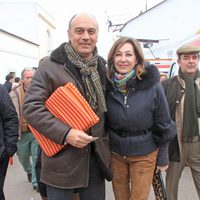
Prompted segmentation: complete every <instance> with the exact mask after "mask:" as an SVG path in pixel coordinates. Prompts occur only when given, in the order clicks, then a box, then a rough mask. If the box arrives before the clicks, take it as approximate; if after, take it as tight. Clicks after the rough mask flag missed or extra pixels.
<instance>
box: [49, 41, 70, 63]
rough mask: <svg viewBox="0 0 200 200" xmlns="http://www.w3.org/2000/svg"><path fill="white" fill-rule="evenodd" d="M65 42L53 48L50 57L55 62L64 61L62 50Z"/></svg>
mask: <svg viewBox="0 0 200 200" xmlns="http://www.w3.org/2000/svg"><path fill="white" fill-rule="evenodd" d="M65 44H66V43H62V44H61V45H60V46H59V47H58V48H57V49H55V50H53V51H52V53H51V55H50V59H51V60H52V61H54V62H56V63H59V64H64V63H65V62H66V57H67V56H66V53H65V51H64V46H65Z"/></svg>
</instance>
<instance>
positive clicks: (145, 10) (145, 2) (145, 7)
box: [145, 0, 147, 11]
mask: <svg viewBox="0 0 200 200" xmlns="http://www.w3.org/2000/svg"><path fill="white" fill-rule="evenodd" d="M145 11H147V0H145Z"/></svg>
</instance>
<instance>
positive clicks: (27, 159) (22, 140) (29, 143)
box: [10, 68, 39, 192]
mask: <svg viewBox="0 0 200 200" xmlns="http://www.w3.org/2000/svg"><path fill="white" fill-rule="evenodd" d="M34 73H35V70H34V69H32V68H24V69H23V70H22V72H21V83H20V84H19V85H18V86H16V88H15V89H13V90H12V91H11V92H10V96H11V98H12V101H13V104H14V105H15V108H16V111H17V113H18V118H19V132H20V135H19V141H18V142H17V156H18V158H19V161H20V163H21V165H22V167H23V169H24V171H25V172H26V173H27V178H28V181H29V182H32V186H33V189H34V190H36V191H37V192H38V191H39V190H38V184H37V180H36V174H35V164H36V159H37V149H38V143H37V141H36V139H35V138H34V137H33V135H32V133H31V132H30V130H29V128H28V123H27V121H26V120H25V118H24V116H23V114H22V105H23V102H24V97H25V94H26V91H27V89H28V87H29V85H30V83H31V80H32V78H33V75H34Z"/></svg>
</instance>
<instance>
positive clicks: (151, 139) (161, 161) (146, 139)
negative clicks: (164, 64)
mask: <svg viewBox="0 0 200 200" xmlns="http://www.w3.org/2000/svg"><path fill="white" fill-rule="evenodd" d="M127 87H128V90H129V91H128V94H127V95H126V96H124V95H123V94H122V93H120V92H119V91H118V90H117V89H116V88H115V87H114V86H113V84H112V83H110V82H109V86H108V93H107V96H106V103H107V107H108V112H107V115H106V116H107V118H106V119H107V120H106V125H107V129H108V134H109V137H110V146H111V150H112V151H114V152H116V153H118V154H120V155H126V156H140V155H145V154H148V153H151V152H153V151H154V150H156V149H157V148H159V153H158V159H157V164H158V165H166V164H168V162H169V161H168V142H169V141H170V140H171V139H172V138H173V137H174V135H175V124H174V123H173V122H172V120H171V118H170V114H169V109H168V105H167V101H166V98H165V94H164V91H163V88H162V86H161V84H160V82H159V72H158V70H157V68H156V67H155V66H153V65H151V66H148V67H146V73H145V74H144V75H143V77H142V80H139V79H137V78H135V79H134V78H133V79H131V80H129V81H128V83H127ZM122 133H125V134H127V133H129V134H132V135H134V136H128V137H122V136H120V135H121V134H122Z"/></svg>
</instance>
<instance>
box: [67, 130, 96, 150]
mask: <svg viewBox="0 0 200 200" xmlns="http://www.w3.org/2000/svg"><path fill="white" fill-rule="evenodd" d="M66 140H67V143H68V144H71V145H72V146H74V147H77V148H83V147H85V146H87V145H88V144H89V143H90V142H92V141H93V137H92V136H90V135H87V134H86V133H85V132H83V131H81V130H78V129H73V128H72V129H71V130H70V131H69V133H68V135H67V139H66Z"/></svg>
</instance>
